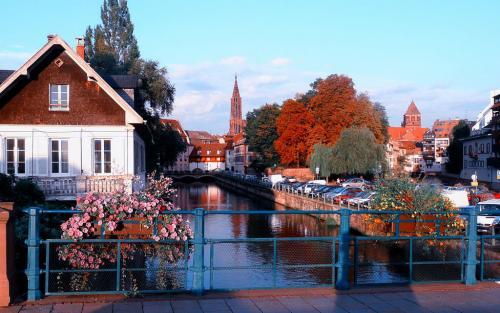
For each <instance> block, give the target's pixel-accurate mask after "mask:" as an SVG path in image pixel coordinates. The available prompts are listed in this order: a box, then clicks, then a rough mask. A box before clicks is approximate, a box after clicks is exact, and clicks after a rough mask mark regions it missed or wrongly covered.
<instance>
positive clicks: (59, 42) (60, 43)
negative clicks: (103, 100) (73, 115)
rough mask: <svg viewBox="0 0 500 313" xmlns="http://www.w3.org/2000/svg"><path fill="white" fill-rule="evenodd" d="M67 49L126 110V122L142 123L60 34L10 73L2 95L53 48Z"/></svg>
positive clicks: (88, 75) (134, 112)
mask: <svg viewBox="0 0 500 313" xmlns="http://www.w3.org/2000/svg"><path fill="white" fill-rule="evenodd" d="M54 49H56V50H61V51H65V52H66V53H67V55H68V56H69V57H70V58H71V59H72V60H73V61H74V62H75V63H76V64H77V65H78V66H79V67H80V68H81V69H82V70H83V71H84V72H85V73H86V74H87V80H88V81H93V82H95V83H97V85H99V87H100V88H101V89H102V90H104V91H105V92H106V93H107V94H108V95H109V96H110V97H111V99H112V100H113V101H114V102H115V103H116V104H118V105H119V106H120V107H121V108H122V109H123V110H124V111H125V122H126V123H128V124H142V123H143V122H144V120H143V119H142V117H141V116H140V115H139V114H138V113H137V112H136V111H135V110H134V109H133V108H132V107H131V106H130V105H129V104H128V103H127V102H126V101H125V100H124V99H123V98H122V97H121V96H120V95H119V94H118V93H117V92H116V91H115V90H114V89H113V88H112V87H111V86H110V85H109V84H108V83H107V82H106V80H105V79H104V78H102V77H101V76H100V75H99V74H97V72H96V71H95V70H94V69H93V68H92V67H91V66H90V65H89V64H87V63H86V62H85V60H83V59H82V58H81V57H80V56H79V55H78V54H76V52H75V51H73V49H71V48H70V46H69V45H68V44H67V43H66V42H65V41H64V40H63V39H62V38H61V37H59V36H54V37H53V38H52V39H50V40H49V41H48V42H47V43H46V44H45V45H44V46H43V47H42V48H41V49H40V50H38V52H36V53H35V54H34V55H33V56H32V57H31V58H30V59H28V61H26V63H24V64H23V65H22V66H21V67H20V68H19V69H18V70H16V71H15V72H14V73H12V74H11V75H9V76H8V77H7V78H6V79H5V81H3V82H1V84H0V97H2V96H3V95H4V94H5V93H6V91H8V90H9V89H10V88H12V87H13V85H15V83H16V82H18V81H19V79H21V78H23V77H24V78H27V79H29V78H30V73H31V71H32V70H33V68H34V67H36V66H37V65H39V64H40V63H41V62H42V61H43V58H44V57H46V56H47V55H50V53H51V52H52V50H54Z"/></svg>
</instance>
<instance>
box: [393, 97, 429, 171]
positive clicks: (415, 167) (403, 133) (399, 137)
mask: <svg viewBox="0 0 500 313" xmlns="http://www.w3.org/2000/svg"><path fill="white" fill-rule="evenodd" d="M421 123H422V119H421V115H420V111H419V110H418V108H417V105H416V104H415V102H414V101H412V102H411V103H410V105H409V106H408V108H407V110H406V112H405V114H404V115H403V122H402V123H401V126H400V127H397V126H396V127H395V126H389V127H388V128H387V130H388V133H389V146H390V147H391V148H390V149H389V148H388V149H387V153H388V154H387V159H388V160H389V164H390V165H391V169H393V170H395V169H396V168H402V169H404V171H405V172H408V173H417V172H419V171H420V166H421V165H420V164H421V161H422V148H421V145H420V144H421V142H422V141H423V140H424V134H425V133H426V132H427V131H428V130H429V129H428V128H425V127H422V126H421V125H422V124H421ZM403 159H406V160H405V162H404V164H400V163H401V162H400V161H401V160H403Z"/></svg>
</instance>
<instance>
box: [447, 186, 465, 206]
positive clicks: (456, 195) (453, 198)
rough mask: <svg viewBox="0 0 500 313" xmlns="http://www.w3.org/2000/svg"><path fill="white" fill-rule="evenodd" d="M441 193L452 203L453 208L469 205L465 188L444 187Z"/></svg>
mask: <svg viewBox="0 0 500 313" xmlns="http://www.w3.org/2000/svg"><path fill="white" fill-rule="evenodd" d="M441 195H442V196H443V197H445V198H447V199H448V200H450V202H451V203H452V204H453V206H454V207H455V208H462V207H466V206H469V198H468V194H467V191H466V190H459V189H444V190H443V191H441Z"/></svg>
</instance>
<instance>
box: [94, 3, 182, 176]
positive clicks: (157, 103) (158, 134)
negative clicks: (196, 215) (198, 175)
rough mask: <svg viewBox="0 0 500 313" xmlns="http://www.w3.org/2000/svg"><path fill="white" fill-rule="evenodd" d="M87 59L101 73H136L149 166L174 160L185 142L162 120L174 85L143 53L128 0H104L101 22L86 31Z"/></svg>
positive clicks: (137, 103) (168, 110)
mask: <svg viewBox="0 0 500 313" xmlns="http://www.w3.org/2000/svg"><path fill="white" fill-rule="evenodd" d="M85 60H86V61H87V62H88V63H90V65H91V66H92V67H93V68H94V69H95V70H96V71H97V72H99V74H101V75H122V74H132V75H137V77H138V78H139V79H140V81H141V89H140V90H139V93H138V96H137V97H136V99H135V106H134V109H135V110H136V111H137V112H138V113H139V114H140V115H141V116H142V117H143V119H144V120H145V121H146V122H147V125H148V128H149V131H148V133H149V135H150V136H151V140H147V141H146V151H147V153H146V155H147V161H148V162H147V165H148V169H153V168H155V167H157V166H158V165H159V166H160V167H163V166H169V165H171V164H172V163H173V162H175V160H176V158H177V155H178V154H179V153H181V152H182V151H184V150H185V148H186V147H185V144H184V143H183V141H182V140H181V138H180V135H179V134H178V133H177V132H176V131H173V130H172V129H171V128H170V127H169V126H168V125H164V124H163V123H161V117H162V116H164V115H166V114H170V113H171V112H172V106H173V102H174V94H175V88H174V86H173V85H172V84H171V83H170V81H169V80H168V78H167V73H168V72H167V69H166V68H165V67H162V66H160V64H159V63H158V62H157V61H153V60H145V59H143V58H141V57H140V51H139V46H138V43H137V40H136V38H135V35H134V25H133V23H132V20H131V18H130V12H129V10H128V4H127V1H126V0H104V2H103V5H102V7H101V24H99V25H96V26H95V27H91V26H89V27H87V30H86V32H85Z"/></svg>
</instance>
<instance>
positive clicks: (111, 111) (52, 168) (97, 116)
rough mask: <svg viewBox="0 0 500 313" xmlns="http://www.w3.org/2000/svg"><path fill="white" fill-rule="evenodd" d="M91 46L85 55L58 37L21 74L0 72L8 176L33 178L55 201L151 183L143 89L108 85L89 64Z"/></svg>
mask: <svg viewBox="0 0 500 313" xmlns="http://www.w3.org/2000/svg"><path fill="white" fill-rule="evenodd" d="M83 44H84V43H83V39H79V40H78V42H77V51H78V53H77V52H75V51H74V50H73V49H71V48H70V47H69V45H68V44H67V43H66V42H65V41H64V40H63V39H62V38H61V37H59V36H57V35H50V36H48V41H47V43H46V44H45V45H44V46H43V47H42V48H41V49H40V50H38V51H37V52H36V53H35V54H34V55H33V56H32V57H31V58H30V59H29V60H27V61H26V63H24V64H23V65H22V66H21V67H20V68H19V69H17V70H15V71H13V72H9V71H5V70H4V71H0V80H1V84H0V173H6V174H11V175H15V176H17V177H30V178H32V179H33V180H34V181H35V182H36V183H38V184H39V186H40V187H41V189H42V190H43V192H44V193H45V195H46V198H47V199H48V200H55V199H58V200H74V199H76V197H77V196H79V195H82V194H85V193H87V192H92V191H99V192H112V191H115V190H117V189H119V188H126V189H127V190H129V191H132V190H133V189H139V188H141V187H142V186H143V185H144V183H145V171H146V165H145V163H146V158H145V144H144V140H143V137H145V136H146V135H145V134H147V132H146V131H145V129H144V121H143V119H142V117H141V116H140V115H139V114H138V113H137V112H136V111H135V110H134V99H135V98H134V96H135V90H136V89H137V88H138V86H139V83H138V82H136V83H135V84H133V85H132V84H127V86H126V87H127V88H122V86H123V85H122V84H121V82H119V81H116V79H115V83H112V82H111V83H110V82H108V80H109V79H110V78H108V80H106V79H105V78H104V77H102V76H100V75H99V74H98V73H97V72H96V71H95V70H94V69H93V68H92V67H91V66H90V65H89V64H87V63H86V62H85V60H84V50H85V49H84V46H83ZM134 79H135V78H133V77H130V78H127V80H129V82H130V83H132V80H134ZM123 89H131V90H132V92H129V93H127V92H126V91H124V90H123ZM122 91H123V93H125V94H127V95H128V96H127V97H124V96H123V93H122ZM120 93H122V94H120ZM136 178H138V179H136Z"/></svg>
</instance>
